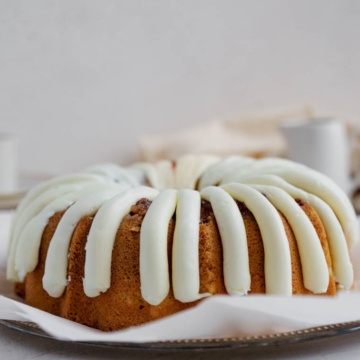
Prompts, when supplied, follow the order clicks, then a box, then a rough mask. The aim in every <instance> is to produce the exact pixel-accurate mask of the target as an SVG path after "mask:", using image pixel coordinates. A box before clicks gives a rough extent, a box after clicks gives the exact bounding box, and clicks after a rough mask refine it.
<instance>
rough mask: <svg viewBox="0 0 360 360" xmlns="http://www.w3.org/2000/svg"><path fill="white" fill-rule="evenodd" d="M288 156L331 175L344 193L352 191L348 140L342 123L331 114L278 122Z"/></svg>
mask: <svg viewBox="0 0 360 360" xmlns="http://www.w3.org/2000/svg"><path fill="white" fill-rule="evenodd" d="M280 130H281V131H282V133H283V134H284V136H285V138H286V141H287V155H288V158H289V159H290V160H293V161H296V162H299V163H302V164H304V165H306V166H309V167H310V168H312V169H315V170H317V171H320V172H322V173H323V174H325V175H327V176H329V177H330V178H331V179H333V180H334V181H335V182H336V183H337V184H338V185H339V186H340V187H341V188H342V189H343V190H344V191H345V192H346V193H347V194H349V192H350V191H351V182H350V167H349V164H350V161H349V160H350V159H349V140H348V137H347V134H346V128H345V125H344V124H343V123H342V122H341V121H339V120H337V119H331V118H324V119H314V120H304V121H299V122H297V123H292V124H284V125H281V127H280Z"/></svg>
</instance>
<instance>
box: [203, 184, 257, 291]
mask: <svg viewBox="0 0 360 360" xmlns="http://www.w3.org/2000/svg"><path fill="white" fill-rule="evenodd" d="M201 197H202V198H203V199H205V200H207V201H209V202H210V203H211V206H212V209H213V211H214V215H215V218H216V222H217V225H218V228H219V232H220V236H221V242H222V246H223V254H224V255H223V256H224V265H223V267H224V282H225V287H226V291H227V292H228V293H229V294H230V295H244V294H245V295H246V294H247V293H248V291H250V284H251V279H250V269H249V255H248V247H247V238H246V231H245V226H244V221H243V219H242V216H241V213H240V211H239V209H238V206H237V205H236V203H235V201H234V200H233V198H232V197H231V196H230V195H229V194H228V193H227V192H226V191H224V190H223V189H221V188H218V187H215V186H209V187H206V188H205V189H203V190H202V191H201Z"/></svg>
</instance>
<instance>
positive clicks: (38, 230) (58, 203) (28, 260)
mask: <svg viewBox="0 0 360 360" xmlns="http://www.w3.org/2000/svg"><path fill="white" fill-rule="evenodd" d="M105 186H108V185H105V184H102V183H100V184H90V185H87V186H85V187H84V188H83V189H81V190H77V191H76V190H75V191H72V192H70V193H67V194H64V195H62V196H59V197H57V198H55V200H53V201H52V202H50V203H49V204H48V205H47V206H45V208H43V209H42V210H41V211H40V212H39V213H38V214H37V215H36V216H35V217H33V218H32V219H31V220H30V221H29V222H28V223H27V225H26V226H25V227H24V229H23V231H22V232H21V235H20V238H19V241H18V246H17V251H16V256H15V270H16V271H17V273H18V277H19V279H20V281H23V280H24V278H25V275H26V274H27V273H28V272H31V271H33V270H35V267H36V265H37V263H38V254H39V248H40V242H41V236H42V234H43V232H44V229H45V226H46V225H47V223H48V221H49V219H50V218H51V217H52V216H53V215H54V214H55V213H57V212H61V211H64V210H65V209H67V208H68V207H69V206H71V205H72V204H73V203H74V202H76V201H77V200H79V199H81V198H82V197H84V196H86V195H89V194H92V193H94V192H95V191H97V190H99V189H103V188H104V187H105Z"/></svg>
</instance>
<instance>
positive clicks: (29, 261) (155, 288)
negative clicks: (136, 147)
mask: <svg viewBox="0 0 360 360" xmlns="http://www.w3.org/2000/svg"><path fill="white" fill-rule="evenodd" d="M146 179H147V181H148V182H149V183H150V184H151V186H152V187H153V188H149V187H145V186H140V184H143V183H144V182H145V181H146ZM229 182H236V183H229ZM114 183H115V184H114ZM116 183H119V185H116ZM197 183H198V188H199V189H200V190H201V195H200V193H199V192H198V191H195V190H193V189H195V187H196V186H197ZM218 184H222V185H223V186H222V187H216V186H209V185H218ZM245 184H247V185H245ZM131 187H134V189H131V190H129V188H131ZM154 188H156V189H158V190H163V191H162V192H161V193H160V194H159V191H158V190H155V189H154ZM171 188H176V189H179V191H177V190H173V189H171ZM125 189H126V190H125ZM164 189H169V190H164ZM263 194H264V195H266V197H264V196H263ZM200 196H202V197H203V198H204V199H205V200H207V201H209V202H210V203H211V206H212V208H213V211H214V215H215V218H216V221H217V225H218V228H219V232H220V237H221V241H222V246H223V254H224V264H223V268H224V282H225V287H226V290H227V292H228V293H229V294H230V295H242V294H246V293H247V292H248V291H249V290H250V287H251V279H250V271H249V257H248V250H247V239H246V231H245V228H244V223H243V220H242V216H241V212H240V211H239V209H238V207H237V204H236V203H235V201H234V200H239V201H242V202H244V203H245V205H246V206H247V207H248V208H249V209H250V211H251V212H252V213H253V215H254V216H255V219H256V221H257V223H258V226H259V228H260V232H261V235H262V240H263V244H264V250H265V282H266V292H267V293H268V294H278V295H286V296H288V295H291V294H292V279H291V277H292V270H291V257H290V249H289V244H288V239H287V237H286V233H285V229H284V226H283V224H282V221H281V218H280V215H279V213H278V210H279V211H280V212H281V213H283V214H284V216H285V217H286V219H287V221H288V223H289V224H290V226H291V228H292V230H293V232H294V235H295V238H296V241H297V246H298V249H299V254H300V260H301V265H302V272H303V278H304V286H305V287H306V288H307V289H309V290H310V291H312V292H314V293H324V292H326V290H327V288H328V284H329V271H331V269H330V270H329V269H328V267H327V264H326V260H325V255H324V252H323V250H322V247H321V244H320V241H319V238H318V236H317V233H316V231H315V229H314V227H313V225H312V223H311V222H310V220H309V219H308V218H307V216H306V214H305V213H304V212H303V211H302V209H301V207H299V206H298V205H297V204H296V202H295V201H294V199H300V200H304V201H307V202H309V204H310V205H311V206H312V207H313V208H314V209H315V211H316V213H317V214H318V215H319V217H320V219H321V222H322V223H323V225H324V228H325V231H326V235H327V239H328V244H329V249H330V255H331V260H332V270H333V272H334V276H335V279H336V281H337V282H338V283H339V285H340V287H342V288H345V289H349V288H351V285H352V284H353V280H354V274H353V268H352V264H351V261H350V256H349V252H348V245H349V247H352V246H353V245H354V244H355V243H356V241H357V240H358V239H357V237H358V234H357V231H358V229H357V221H356V216H355V212H354V210H353V208H352V206H351V203H350V201H349V200H348V198H347V197H346V195H345V194H344V193H343V192H342V191H341V190H340V189H339V188H338V187H337V185H335V184H334V183H333V182H332V181H331V180H330V179H328V178H326V177H325V176H324V175H322V174H319V173H317V172H316V171H314V170H311V169H309V168H307V167H305V166H303V165H299V164H296V163H293V162H290V161H288V160H284V159H273V158H267V159H262V160H254V159H250V158H246V157H240V156H234V157H230V158H226V159H223V160H221V161H220V160H219V159H218V158H217V157H214V156H195V155H185V156H182V157H180V158H179V159H177V160H176V168H175V169H174V166H173V163H172V162H171V161H169V160H163V161H159V162H157V163H155V164H148V163H138V164H134V165H132V166H131V167H129V168H122V167H120V166H117V165H114V164H102V165H96V166H93V167H91V168H88V169H86V170H85V171H84V172H83V173H79V174H73V175H67V176H63V177H60V178H56V179H53V180H50V181H49V182H46V183H43V184H40V185H39V186H37V187H36V188H34V189H33V190H32V191H30V192H29V193H28V194H27V196H26V197H25V198H24V200H23V201H22V202H21V204H20V205H19V208H18V210H17V212H16V215H15V221H14V225H13V227H12V235H11V243H10V248H9V259H8V266H7V277H8V279H10V280H12V281H19V280H22V279H23V278H24V277H25V275H26V274H27V273H29V272H31V271H33V270H34V269H35V267H36V265H37V263H38V252H39V247H40V244H41V237H42V233H43V231H44V228H45V226H46V224H47V223H48V221H49V218H50V217H51V216H52V215H54V214H55V213H58V212H60V211H64V210H66V209H67V210H66V211H65V214H64V215H63V217H62V219H61V220H60V222H59V224H58V226H57V229H56V231H55V233H54V236H53V238H52V239H51V242H50V246H49V250H48V253H47V258H46V263H45V274H44V278H43V286H44V289H45V290H46V291H47V292H48V294H49V295H50V296H52V297H60V296H61V295H62V294H63V293H64V290H65V288H66V285H67V277H68V274H67V267H68V252H69V248H70V243H71V238H72V235H73V232H74V230H75V228H76V226H77V224H78V222H79V221H80V219H81V218H82V217H83V216H85V215H88V216H93V215H95V218H94V221H93V223H92V226H91V228H90V233H89V235H88V241H87V245H86V262H85V278H84V281H83V283H84V291H85V294H86V295H87V296H89V297H95V296H98V295H100V293H101V292H105V291H106V290H107V289H108V288H109V287H110V283H111V282H110V280H111V260H112V251H113V246H114V241H115V237H116V233H117V230H118V228H119V225H120V224H121V222H122V220H123V218H124V216H126V215H127V214H129V212H130V209H131V206H132V205H134V204H135V203H136V202H137V201H138V200H140V199H141V198H147V199H149V200H151V201H153V203H152V204H151V206H150V207H149V209H148V211H147V213H146V215H145V217H144V220H143V223H142V227H141V232H140V277H141V279H140V280H141V293H142V296H143V298H144V299H145V301H147V302H148V303H150V304H151V305H158V304H160V303H161V302H162V301H163V300H164V299H165V298H166V296H167V295H168V292H169V288H170V281H169V269H168V258H167V234H168V224H169V221H170V219H171V217H172V216H173V214H174V211H176V223H175V231H174V239H173V248H172V284H173V291H174V296H175V298H176V299H177V300H179V301H181V302H192V301H196V300H198V299H201V298H203V297H205V296H209V295H210V294H199V291H200V277H199V276H200V275H199V274H200V269H199V229H200V225H199V221H200V204H201V197H200ZM344 232H345V235H344ZM345 236H346V239H345ZM346 241H347V243H348V245H347V243H346Z"/></svg>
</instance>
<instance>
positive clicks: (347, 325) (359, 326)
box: [0, 319, 360, 351]
mask: <svg viewBox="0 0 360 360" xmlns="http://www.w3.org/2000/svg"><path fill="white" fill-rule="evenodd" d="M0 324H1V325H3V326H6V327H8V328H10V329H13V330H17V331H20V332H23V333H27V334H30V335H33V336H39V337H42V338H47V339H51V340H56V341H63V342H72V343H78V344H83V345H89V346H100V347H110V348H118V349H133V350H156V351H162V350H164V351H179V350H184V351H186V350H187V351H203V350H225V349H235V348H258V347H267V346H279V345H286V344H294V343H300V342H306V341H314V340H320V339H324V338H329V337H334V336H340V335H345V334H348V333H351V332H354V331H359V330H360V320H357V321H350V322H344V323H339V324H331V325H322V326H315V327H312V328H307V329H301V330H294V331H288V332H281V333H276V334H270V335H258V336H244V337H229V338H210V339H183V340H164V341H155V342H144V343H136V342H108V341H71V340H59V339H56V338H54V337H53V336H51V335H49V334H47V333H46V332H45V331H43V330H42V329H41V328H40V327H39V326H38V325H37V324H35V323H32V322H28V321H17V320H1V319H0Z"/></svg>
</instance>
